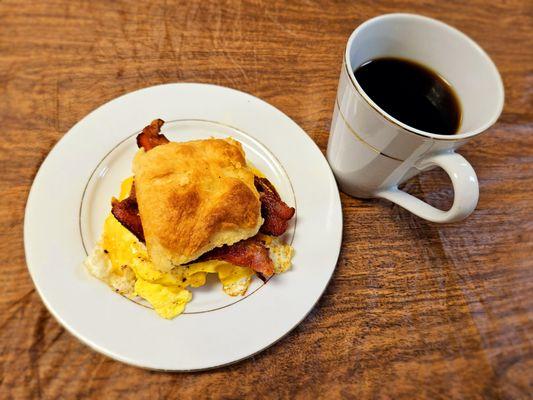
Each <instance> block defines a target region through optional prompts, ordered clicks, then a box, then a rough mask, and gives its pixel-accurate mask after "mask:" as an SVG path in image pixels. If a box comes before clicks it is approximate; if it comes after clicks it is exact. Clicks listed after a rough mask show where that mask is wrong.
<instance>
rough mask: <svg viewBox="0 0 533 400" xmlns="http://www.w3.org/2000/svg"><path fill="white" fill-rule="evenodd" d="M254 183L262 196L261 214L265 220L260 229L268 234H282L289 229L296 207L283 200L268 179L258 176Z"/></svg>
mask: <svg viewBox="0 0 533 400" xmlns="http://www.w3.org/2000/svg"><path fill="white" fill-rule="evenodd" d="M254 183H255V187H256V189H257V191H258V192H259V194H260V196H261V197H260V198H261V215H262V216H263V218H264V220H265V222H264V223H263V225H262V226H261V229H260V231H261V232H262V233H265V234H267V235H274V236H280V235H282V234H283V233H284V232H285V231H286V230H287V225H288V223H289V220H290V219H291V218H292V217H293V216H294V212H295V209H294V208H293V207H289V206H288V205H287V204H285V203H284V202H283V200H281V197H280V196H279V194H278V192H277V191H276V189H275V188H274V186H273V185H272V184H271V183H270V182H269V180H268V179H266V178H260V177H258V176H256V177H254Z"/></svg>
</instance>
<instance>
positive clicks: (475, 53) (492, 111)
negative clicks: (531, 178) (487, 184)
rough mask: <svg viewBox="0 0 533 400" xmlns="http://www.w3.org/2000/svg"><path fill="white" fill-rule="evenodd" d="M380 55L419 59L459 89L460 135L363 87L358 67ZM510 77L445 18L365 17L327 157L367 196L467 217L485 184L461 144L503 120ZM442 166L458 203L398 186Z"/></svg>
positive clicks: (449, 218) (348, 59)
mask: <svg viewBox="0 0 533 400" xmlns="http://www.w3.org/2000/svg"><path fill="white" fill-rule="evenodd" d="M380 57H400V58H404V59H408V60H412V61H416V62H418V63H420V64H422V65H425V66H427V67H429V68H430V69H432V70H434V71H435V72H437V73H438V74H440V75H441V76H442V77H444V78H445V79H446V80H447V81H448V82H449V83H450V84H451V86H452V87H453V88H454V90H455V93H456V94H457V97H458V98H459V101H460V104H461V109H462V121H461V126H460V127H459V130H458V132H457V133H456V134H454V135H439V134H435V133H432V132H424V131H421V130H419V129H415V128H413V127H411V126H408V125H406V124H404V123H402V122H401V121H399V120H397V119H395V118H394V117H392V116H391V115H389V114H387V113H386V112H385V111H383V110H382V109H381V108H380V107H379V106H378V105H377V104H376V103H374V101H372V99H371V98H369V97H368V96H367V94H366V93H365V92H364V91H363V89H362V88H361V86H360V85H359V83H358V82H357V79H356V78H355V75H354V70H355V69H357V68H358V67H359V66H360V65H362V64H364V63H365V62H367V61H369V60H372V59H376V58H380ZM503 99H504V92H503V84H502V80H501V77H500V74H499V73H498V70H497V69H496V66H495V65H494V63H493V62H492V61H491V59H490V58H489V56H488V55H487V54H486V53H485V52H484V51H483V50H482V49H481V47H479V46H478V45H477V44H476V43H475V42H474V41H473V40H472V39H470V38H469V37H467V36H466V35H465V34H463V33H461V32H460V31H458V30H457V29H455V28H452V27H451V26H449V25H446V24H444V23H442V22H440V21H437V20H434V19H431V18H427V17H423V16H419V15H412V14H387V15H382V16H379V17H376V18H373V19H371V20H368V21H366V22H364V23H363V24H362V25H360V26H359V27H358V28H357V29H356V30H355V31H354V32H353V33H352V35H351V36H350V39H349V40H348V44H347V46H346V53H345V56H344V62H343V66H342V70H341V74H340V80H339V88H338V92H337V98H336V102H335V110H334V113H333V120H332V123H331V131H330V136H329V142H328V149H327V158H328V161H329V163H330V165H331V168H332V169H333V172H334V173H335V176H336V178H337V181H338V183H339V186H340V188H341V190H342V191H343V192H345V193H347V194H349V195H352V196H355V197H361V198H371V197H381V198H384V199H387V200H390V201H392V202H394V203H396V204H398V205H400V206H401V207H403V208H405V209H407V210H409V211H410V212H412V213H414V214H416V215H418V216H419V217H422V218H425V219H427V220H429V221H433V222H453V221H459V220H461V219H463V218H466V217H467V216H468V215H470V213H472V211H473V210H474V209H475V207H476V205H477V201H478V197H479V187H478V181H477V177H476V173H475V172H474V170H473V168H472V166H471V165H470V164H469V163H468V161H466V160H465V159H464V158H463V157H462V156H461V155H459V154H457V153H455V152H454V150H455V149H457V148H458V147H460V146H462V145H463V144H465V143H466V142H468V141H469V140H470V139H472V138H473V137H475V136H477V135H479V134H480V133H481V132H483V131H485V130H486V129H487V128H489V127H490V126H491V125H492V124H494V123H495V122H496V120H497V119H498V117H499V116H500V113H501V111H502V108H503ZM434 167H441V168H442V169H444V170H445V171H446V172H447V173H448V175H449V176H450V178H451V181H452V184H453V190H454V200H453V205H452V207H451V208H450V209H449V210H448V211H443V210H439V209H437V208H435V207H433V206H430V205H429V204H427V203H425V202H423V201H422V200H419V199H417V198H416V197H414V196H412V195H410V194H408V193H406V192H404V191H402V190H399V189H398V185H399V184H401V183H402V182H404V181H406V180H407V179H409V178H411V177H413V176H415V175H417V174H419V173H420V172H422V171H426V170H428V169H431V168H434Z"/></svg>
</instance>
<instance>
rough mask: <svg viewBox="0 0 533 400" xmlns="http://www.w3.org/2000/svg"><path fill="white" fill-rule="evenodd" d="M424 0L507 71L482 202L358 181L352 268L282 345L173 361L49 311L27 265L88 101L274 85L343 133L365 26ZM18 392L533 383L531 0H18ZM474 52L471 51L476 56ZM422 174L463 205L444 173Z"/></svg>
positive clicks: (277, 393) (10, 213)
mask: <svg viewBox="0 0 533 400" xmlns="http://www.w3.org/2000/svg"><path fill="white" fill-rule="evenodd" d="M395 11H409V12H414V13H421V14H425V15H428V16H432V17H436V18H439V19H441V20H443V21H445V22H448V23H450V24H452V25H454V26H456V27H457V28H459V29H461V30H463V31H464V32H466V33H467V34H469V35H470V36H471V37H473V38H474V39H475V40H476V41H478V42H479V43H480V44H481V45H482V46H483V47H484V48H485V49H486V50H487V51H488V53H489V54H490V55H491V56H492V57H493V59H494V61H495V62H496V64H497V65H498V67H499V69H500V71H501V73H502V76H503V79H504V83H505V90H506V105H505V109H504V113H503V115H502V117H501V119H500V121H499V122H498V123H497V124H496V125H495V126H494V127H493V128H492V129H490V131H489V132H487V133H486V134H484V135H483V136H481V137H480V138H479V139H478V140H476V141H474V142H472V143H470V144H468V145H466V146H465V147H464V148H463V149H462V150H461V153H462V154H464V155H465V156H466V157H467V158H468V159H469V160H470V161H471V162H472V164H473V165H474V167H475V168H476V171H477V173H478V176H479V180H480V187H481V198H480V202H479V206H478V209H477V210H476V211H475V213H474V214H473V215H472V216H471V217H470V218H469V219H468V220H466V221H464V222H461V223H457V224H452V225H447V226H437V225H433V224H430V223H426V222H425V221H422V220H420V219H418V218H416V217H413V216H412V215H410V214H409V213H407V212H405V211H404V210H402V209H400V208H398V207H396V206H392V205H391V204H390V203H387V202H383V201H361V200H357V199H352V198H350V197H348V196H345V195H342V203H343V211H344V218H345V219H344V221H345V222H344V240H343V248H342V253H341V257H340V259H339V263H338V268H337V271H336V273H335V276H334V278H333V280H332V282H331V285H330V287H329V288H328V290H327V292H326V293H325V295H324V297H323V298H322V300H321V301H320V302H319V304H318V306H317V307H316V308H315V309H314V310H313V312H312V313H311V314H310V315H309V316H308V317H307V318H306V319H305V321H304V322H303V323H302V324H301V325H300V326H299V327H298V328H297V329H295V331H294V332H292V333H291V334H290V335H289V336H287V337H286V338H284V339H283V340H282V341H281V342H280V343H278V344H276V345H275V346H274V347H272V348H270V349H268V350H266V351H265V352H263V353H261V354H259V355H257V356H255V357H253V358H252V359H249V360H246V361H243V362H241V363H238V364H236V365H233V366H230V367H227V368H222V369H219V370H215V371H210V372H204V373H194V374H168V373H155V372H148V371H144V370H140V369H137V368H133V367H129V366H126V365H123V364H120V363H117V362H115V361H112V360H110V359H107V358H106V357H104V356H101V355H99V354H97V353H95V352H93V351H92V350H90V349H89V348H87V347H85V346H84V345H82V344H81V343H79V342H78V341H77V340H76V339H74V338H73V337H72V336H70V335H69V334H68V333H66V332H65V331H64V329H63V328H61V327H60V326H59V325H58V323H57V322H55V320H54V319H53V318H52V317H51V316H50V314H49V313H48V312H47V311H46V310H45V308H44V306H43V304H42V303H41V301H40V300H39V298H38V296H37V294H36V292H35V290H34V288H33V285H32V283H31V280H30V278H29V275H28V273H27V270H26V266H25V260H24V252H23V239H22V226H23V213H24V205H25V201H26V197H27V194H28V191H29V188H30V185H31V182H32V180H33V178H34V176H35V174H36V172H37V169H38V167H39V165H40V163H41V162H42V161H43V159H44V157H45V156H46V154H47V153H48V152H49V151H50V149H51V147H52V146H53V145H54V143H55V142H56V141H57V140H58V139H59V138H60V137H61V136H62V135H63V134H64V133H65V132H66V131H68V129H69V128H70V127H71V126H72V125H73V124H74V123H76V122H77V121H78V120H79V119H81V118H82V117H83V116H84V115H86V114H87V113H88V112H90V111H91V110H93V109H94V108H96V107H97V106H99V105H100V104H102V103H104V102H106V101H108V100H110V99H112V98H114V97H116V96H119V95H121V94H124V93H126V92H129V91H132V90H135V89H138V88H141V87H145V86H150V85H155V84H160V83H166V82H177V81H184V82H209V83H214V84H219V85H225V86H230V87H234V88H237V89H240V90H243V91H246V92H249V93H252V94H254V95H256V96H259V97H261V98H263V99H265V100H266V101H268V102H270V103H271V104H273V105H275V106H276V107H278V108H280V109H281V110H283V111H284V112H285V113H287V114H288V115H289V116H291V117H292V118H293V119H294V120H295V121H296V122H297V123H299V124H300V125H301V126H302V127H303V128H304V129H305V130H306V131H307V133H308V134H309V135H310V136H311V137H312V138H313V140H315V142H316V143H317V144H318V145H319V146H320V148H321V149H322V150H323V151H325V148H326V143H327V137H328V131H329V124H330V120H331V113H332V108H333V103H334V98H335V93H336V89H337V79H338V73H339V70H340V63H341V59H342V52H343V49H344V46H345V42H346V39H347V37H348V35H349V33H350V32H351V31H352V30H353V29H354V28H355V27H356V26H357V25H358V24H359V23H361V22H362V21H364V20H366V19H368V18H370V17H372V16H375V15H379V14H382V13H387V12H395ZM0 21H1V23H0V91H1V95H0V124H1V126H2V139H3V140H2V141H1V142H0V171H1V176H2V178H1V179H0V193H1V194H2V202H1V203H0V220H1V221H2V229H1V230H0V265H1V269H2V273H1V274H0V288H1V290H2V296H0V326H1V329H0V377H1V378H0V397H1V398H21V399H26V398H39V397H41V398H47V399H48V398H49V399H55V398H59V397H64V398H88V397H94V398H122V397H125V396H133V395H135V396H136V397H138V398H147V399H148V398H150V399H151V398H170V397H178V396H180V397H182V396H183V397H185V398H187V397H192V396H195V397H200V398H208V397H210V398H243V397H247V398H265V397H272V398H314V397H319V398H334V397H337V398H354V397H357V398H400V397H404V398H415V397H418V398H470V399H481V398H505V399H521V398H530V396H531V393H533V373H532V371H533V346H532V342H533V322H532V321H533V299H532V296H531V293H532V291H533V268H532V267H533V261H532V256H533V201H532V200H531V197H532V195H533V189H532V188H533V167H532V163H533V139H532V134H533V107H532V105H533V84H532V83H533V67H532V66H533V53H532V52H531V49H532V48H533V36H532V29H531V28H532V26H533V7H532V5H531V2H529V1H527V0H526V1H524V0H509V1H505V2H489V3H487V2H485V1H481V0H472V1H470V2H467V3H465V2H459V1H451V2H439V1H425V2H415V1H399V0H397V1H389V2H384V1H360V2H350V1H328V2H313V1H307V2H283V1H271V2H270V1H269V2H262V1H249V0H245V1H237V0H234V1H223V2H217V1H204V2H200V1H198V2H185V1H183V2H167V1H164V2H163V1H154V2H134V1H129V2H128V1H124V2H107V1H91V2H69V1H63V0H50V1H46V2H30V1H11V0H4V1H2V2H0ZM458 62H460V60H458ZM406 188H407V189H408V190H409V191H410V192H412V193H414V194H416V195H417V196H420V197H421V198H424V199H426V200H427V201H429V202H431V203H432V204H435V205H438V206H446V205H447V204H448V205H449V202H450V197H451V189H450V188H449V184H448V181H447V178H446V177H445V176H444V174H442V173H440V172H438V171H433V172H430V173H427V174H424V175H421V176H419V177H416V178H415V179H413V180H412V181H410V182H408V183H407V185H406Z"/></svg>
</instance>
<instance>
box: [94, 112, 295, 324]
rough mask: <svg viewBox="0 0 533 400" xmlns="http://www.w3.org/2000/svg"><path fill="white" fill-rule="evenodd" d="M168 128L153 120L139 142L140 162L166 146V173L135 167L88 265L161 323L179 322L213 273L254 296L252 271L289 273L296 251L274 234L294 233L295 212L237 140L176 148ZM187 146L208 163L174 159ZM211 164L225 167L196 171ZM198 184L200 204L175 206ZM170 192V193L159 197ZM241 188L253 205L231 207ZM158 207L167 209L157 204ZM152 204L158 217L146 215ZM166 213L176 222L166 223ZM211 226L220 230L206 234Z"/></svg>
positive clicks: (228, 289) (233, 289)
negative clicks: (255, 167)
mask: <svg viewBox="0 0 533 400" xmlns="http://www.w3.org/2000/svg"><path fill="white" fill-rule="evenodd" d="M162 124H163V122H162V121H161V120H156V121H153V122H152V124H150V125H149V126H148V127H146V128H145V129H144V130H143V132H142V133H141V134H140V135H139V136H138V138H137V143H138V145H139V146H140V147H142V149H140V150H139V154H138V155H137V156H136V161H135V162H137V161H138V159H139V157H144V156H147V155H149V153H150V152H152V151H153V149H155V148H156V147H158V146H161V148H164V147H167V146H168V148H167V149H165V152H160V154H159V156H162V157H163V158H166V157H167V156H168V157H169V158H168V159H165V160H164V163H163V167H162V168H160V169H159V170H158V171H157V170H155V169H153V168H152V169H151V170H150V167H153V165H154V160H156V162H157V158H151V159H150V160H149V161H150V163H147V165H148V168H146V169H145V170H143V166H142V163H141V164H140V166H139V164H137V166H135V162H134V172H135V177H131V178H128V179H126V180H125V181H124V182H123V183H122V186H121V192H120V195H119V197H118V199H115V198H114V199H113V200H112V212H111V214H110V215H109V216H108V217H107V219H106V221H105V223H104V230H103V234H102V238H101V240H100V242H99V244H98V246H97V247H96V248H95V250H94V251H93V253H92V254H91V255H90V256H89V257H88V259H87V260H86V265H87V267H88V269H89V271H90V272H91V273H92V274H93V275H95V276H96V277H97V278H99V279H101V280H103V281H104V282H106V283H107V284H108V285H110V286H111V287H112V288H113V289H114V290H116V291H117V292H120V293H121V294H123V295H125V296H126V297H129V298H138V297H140V298H143V299H144V300H146V301H148V302H149V303H150V304H151V305H152V306H153V308H154V309H155V311H156V312H157V313H158V314H159V315H160V316H162V317H164V318H173V317H175V316H177V315H179V314H180V313H182V312H183V310H184V309H185V306H186V304H187V303H188V302H189V301H191V299H192V293H191V291H190V290H188V288H189V287H190V288H194V287H199V286H202V285H204V284H205V282H206V276H207V274H208V273H213V274H217V276H218V278H219V280H220V282H221V283H222V288H223V290H224V292H225V293H227V294H228V295H230V296H238V295H244V294H245V293H246V290H247V288H248V287H249V285H250V282H251V279H252V277H253V275H254V274H256V275H257V276H259V277H260V278H261V279H263V280H264V279H266V278H268V277H270V276H271V275H273V274H274V273H281V272H284V271H286V270H287V269H288V268H290V265H291V257H292V248H291V246H289V245H286V244H284V243H283V242H282V241H281V240H279V239H278V238H277V237H276V236H279V235H281V234H283V233H284V232H285V230H286V229H287V224H288V221H289V220H290V219H291V218H292V216H293V215H294V208H291V207H288V206H287V205H286V204H285V203H284V202H283V201H282V200H281V198H280V196H279V194H278V193H277V191H276V190H275V188H274V187H273V186H272V185H271V183H270V182H269V181H268V180H267V179H266V178H264V177H260V176H256V175H255V174H254V173H253V172H250V171H251V169H250V168H248V167H247V165H246V161H245V159H244V152H243V151H242V148H241V147H240V144H238V142H235V141H233V140H231V139H228V140H220V139H208V140H207V141H194V142H186V143H183V144H181V143H180V144H177V143H173V142H169V141H168V139H166V137H164V135H161V134H160V133H159V132H160V128H161V126H162ZM210 141H217V143H212V142H210ZM201 142H204V143H201ZM218 142H224V143H218ZM191 143H192V145H190V144H191ZM187 144H189V147H187V146H185V147H183V148H185V149H186V150H185V153H188V152H191V151H192V153H195V154H193V157H194V158H195V159H196V161H198V159H200V160H199V162H198V163H197V164H190V163H187V162H184V161H183V160H176V159H175V158H173V157H175V156H176V154H175V153H176V151H177V153H181V152H183V148H179V149H177V148H176V146H175V145H187ZM163 145H164V146H163ZM228 146H229V147H228ZM176 149H177V150H176ZM191 149H192V150H191ZM213 149H214V150H213ZM206 152H207V153H209V152H212V154H211V155H209V154H207V155H206V154H205V153H206ZM220 153H221V154H224V157H220V156H219V155H218V154H220ZM213 154H215V156H213ZM228 154H229V156H228ZM178 155H180V156H181V157H184V155H183V154H178ZM209 157H211V162H213V163H218V166H217V168H216V169H214V168H213V167H212V165H210V166H209V167H210V168H211V170H210V171H207V172H201V173H200V172H198V168H199V167H198V165H200V166H201V165H202V164H205V163H206V162H208V160H206V158H209ZM202 158H203V159H202ZM146 160H148V159H146ZM235 160H237V161H235ZM189 161H190V160H189ZM167 162H168V164H165V163H167ZM176 163H177V164H178V165H177V166H176ZM165 168H166V170H165ZM147 171H148V172H147ZM191 171H192V173H191ZM157 173H159V175H157ZM154 174H155V175H156V176H155V177H154ZM195 174H196V176H195ZM184 176H186V177H187V179H188V180H187V179H185V180H184V178H183V177H184ZM139 177H140V178H139ZM215 177H216V179H215ZM143 179H145V180H144V181H143ZM220 181H221V182H220ZM154 182H155V184H154ZM165 185H166V186H165ZM217 185H218V186H217ZM169 187H170V188H173V189H169ZM191 187H193V188H194V190H193V192H195V193H196V195H197V197H198V200H199V201H197V202H196V203H193V206H192V207H191V206H190V205H191V203H190V201H185V202H182V201H178V200H176V201H175V202H174V203H172V202H171V203H169V198H170V199H174V197H175V196H176V193H177V195H178V197H179V196H180V195H182V194H183V193H191V190H190V188H191ZM238 187H240V188H238ZM176 188H177V189H176ZM210 190H211V192H210ZM139 191H140V193H139ZM165 191H167V192H166V195H161V193H162V192H165ZM239 191H240V193H241V194H242V193H244V192H246V195H244V197H242V196H241V195H239V196H240V198H241V199H242V198H244V199H245V200H243V201H241V203H243V204H240V208H239V207H238V206H239V205H236V204H233V202H234V201H235V200H234V198H233V197H232V196H235V193H236V192H237V193H238V192H239ZM139 195H140V196H141V197H140V198H139ZM217 195H218V197H217ZM213 199H218V200H213ZM228 199H229V200H230V202H229V203H228V204H229V205H231V206H232V208H233V209H234V208H238V210H239V214H237V213H235V214H234V215H232V209H230V208H229V207H227V206H224V201H225V200H228ZM232 199H233V200H232ZM139 200H140V201H139ZM158 201H162V202H163V205H158V204H157V202H158ZM150 207H156V208H157V210H158V211H156V212H154V211H153V210H151V211H148V212H145V211H146V210H148V209H150ZM165 208H166V210H167V211H168V212H169V213H170V214H172V216H171V217H168V216H162V213H163V212H164V211H165ZM256 208H257V211H256ZM184 210H185V211H184ZM217 213H218V215H217ZM243 213H244V214H246V213H247V214H246V215H243ZM213 214H215V216H216V217H215V218H213V217H212V215H213ZM148 215H149V216H151V218H149V217H148ZM235 215H241V217H240V218H237V217H235ZM154 216H157V217H158V218H159V223H161V221H164V225H165V224H166V228H160V227H158V226H157V221H154ZM213 221H214V222H213ZM213 225H215V228H213V229H212V230H211V231H210V233H209V234H206V232H209V229H211V228H212V227H213ZM169 226H171V227H172V229H173V230H172V233H171V235H170V236H173V235H174V236H173V237H171V240H169V238H168V232H169V230H168V229H167V228H168V227H169ZM198 229H204V231H203V234H202V235H196V237H193V236H194V235H195V232H196V230H198ZM221 232H222V234H221ZM165 235H166V236H165ZM183 236H186V237H185V239H183V238H182V237H183Z"/></svg>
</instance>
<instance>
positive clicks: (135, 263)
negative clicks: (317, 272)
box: [85, 178, 292, 319]
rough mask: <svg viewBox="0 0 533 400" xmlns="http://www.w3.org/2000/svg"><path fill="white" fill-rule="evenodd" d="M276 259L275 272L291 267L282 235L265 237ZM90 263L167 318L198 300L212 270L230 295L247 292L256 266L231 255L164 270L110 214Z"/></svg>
mask: <svg viewBox="0 0 533 400" xmlns="http://www.w3.org/2000/svg"><path fill="white" fill-rule="evenodd" d="M132 183H133V178H128V179H126V180H125V181H124V182H123V183H122V186H121V191H120V197H119V199H120V200H122V199H124V198H126V197H127V196H128V195H129V192H130V189H131V186H132ZM264 239H265V241H266V246H267V247H268V248H269V249H270V255H271V258H272V261H273V262H274V266H275V272H276V273H281V272H284V271H285V270H287V269H288V268H290V265H291V257H292V247H291V246H289V245H285V244H283V243H282V242H281V241H279V239H277V238H273V237H270V236H265V237H264ZM85 264H86V266H87V268H88V269H89V271H90V272H91V273H92V274H93V275H94V276H96V277H97V278H98V279H100V280H102V281H104V282H106V283H107V284H108V285H110V286H111V287H112V288H113V289H115V291H116V292H119V293H121V294H123V295H124V296H126V297H128V298H131V299H134V298H136V297H137V296H138V297H141V298H143V299H145V300H146V301H148V302H149V303H150V304H151V305H152V307H153V308H154V310H155V311H156V312H157V313H158V314H159V315H160V316H161V317H163V318H167V319H171V318H174V317H176V316H177V315H179V314H181V313H182V312H183V311H184V309H185V306H186V305H187V303H188V302H190V301H191V300H192V293H191V291H189V290H187V287H189V286H190V287H191V288H195V287H199V286H202V285H204V284H205V282H206V278H207V274H208V273H216V274H218V278H219V280H220V282H221V283H222V289H223V290H224V292H225V293H227V294H228V295H230V296H238V295H244V294H245V293H246V290H247V289H248V286H249V285H250V282H251V279H252V276H253V275H254V272H253V271H252V270H251V269H250V268H247V267H239V266H236V265H233V264H230V263H228V262H225V261H218V260H210V261H204V262H197V263H193V264H190V265H188V266H179V267H175V268H174V269H172V270H171V271H170V272H167V273H164V272H161V271H159V270H158V269H156V268H155V267H154V265H153V264H152V263H151V262H150V258H149V257H148V252H147V249H146V246H145V245H144V244H143V243H141V242H140V241H139V240H138V239H137V238H136V237H135V236H134V235H133V234H132V233H131V232H130V231H129V230H128V229H126V228H124V227H123V226H122V224H121V223H120V222H118V220H117V219H116V218H115V217H114V216H113V215H112V214H110V215H109V216H108V217H107V219H106V220H105V223H104V230H103V234H102V238H101V240H100V243H99V244H98V245H97V246H96V248H95V249H94V251H93V253H92V254H91V255H90V256H89V257H88V258H87V260H86V261H85Z"/></svg>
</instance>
